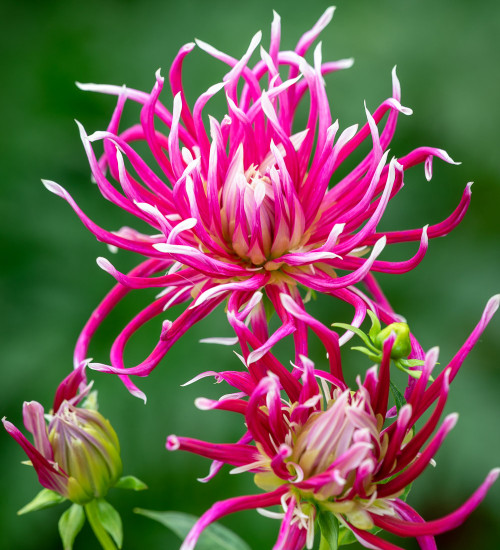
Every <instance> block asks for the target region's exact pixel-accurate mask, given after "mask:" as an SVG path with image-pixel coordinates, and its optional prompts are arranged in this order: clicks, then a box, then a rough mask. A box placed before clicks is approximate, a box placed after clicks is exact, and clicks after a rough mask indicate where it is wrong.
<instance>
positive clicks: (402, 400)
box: [390, 382, 406, 413]
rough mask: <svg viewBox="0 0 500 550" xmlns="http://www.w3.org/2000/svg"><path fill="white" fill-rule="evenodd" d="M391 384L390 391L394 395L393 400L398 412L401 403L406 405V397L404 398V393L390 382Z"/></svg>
mask: <svg viewBox="0 0 500 550" xmlns="http://www.w3.org/2000/svg"><path fill="white" fill-rule="evenodd" d="M390 384H391V392H392V395H393V397H394V402H395V403H396V409H397V411H398V413H399V411H400V410H401V407H402V406H403V405H406V399H405V398H404V395H403V394H402V393H401V392H400V391H399V390H398V388H397V387H396V386H395V385H394V384H393V383H392V382H390Z"/></svg>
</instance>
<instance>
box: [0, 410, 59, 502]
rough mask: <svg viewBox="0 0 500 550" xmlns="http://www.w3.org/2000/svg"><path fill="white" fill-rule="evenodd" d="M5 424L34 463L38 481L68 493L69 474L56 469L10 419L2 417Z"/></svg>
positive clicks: (43, 485)
mask: <svg viewBox="0 0 500 550" xmlns="http://www.w3.org/2000/svg"><path fill="white" fill-rule="evenodd" d="M2 422H3V426H4V428H5V429H6V430H7V433H8V434H9V435H10V436H12V437H13V438H14V439H15V441H17V443H19V445H20V446H21V447H22V449H23V451H24V452H25V453H26V455H27V456H28V459H29V460H30V461H31V463H32V464H33V467H34V468H35V471H36V473H37V475H38V481H39V482H40V485H42V487H45V488H46V489H50V490H51V491H56V492H57V493H59V494H60V495H63V496H66V495H67V487H68V476H67V475H66V474H65V473H64V472H63V471H62V470H60V469H59V470H56V469H55V468H54V466H53V465H52V463H51V462H50V461H49V460H47V459H46V458H45V457H44V456H43V455H42V454H41V453H40V452H39V451H38V450H37V449H35V447H33V445H32V444H31V443H30V442H29V441H28V440H27V439H26V437H25V436H24V435H23V434H22V433H21V432H20V431H19V430H18V429H17V428H16V427H15V426H14V424H12V423H11V422H9V421H8V420H5V418H3V419H2Z"/></svg>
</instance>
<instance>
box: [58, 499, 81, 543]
mask: <svg viewBox="0 0 500 550" xmlns="http://www.w3.org/2000/svg"><path fill="white" fill-rule="evenodd" d="M84 523H85V512H84V511H83V506H80V505H79V504H73V505H72V506H70V507H69V508H68V509H67V510H66V511H65V512H64V513H63V515H62V516H61V517H60V518H59V523H58V527H59V535H61V540H62V544H63V548H64V550H72V548H73V543H74V542H75V539H76V536H77V535H78V533H79V532H80V531H81V529H82V527H83V525H84Z"/></svg>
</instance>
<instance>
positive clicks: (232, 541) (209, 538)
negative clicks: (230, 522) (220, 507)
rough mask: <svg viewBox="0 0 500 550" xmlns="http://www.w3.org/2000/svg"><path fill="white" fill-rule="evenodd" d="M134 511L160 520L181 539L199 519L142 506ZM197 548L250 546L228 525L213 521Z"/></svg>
mask: <svg viewBox="0 0 500 550" xmlns="http://www.w3.org/2000/svg"><path fill="white" fill-rule="evenodd" d="M134 512H135V513H136V514H140V515H142V516H146V517H147V518H150V519H154V520H156V521H158V522H160V523H161V524H163V525H165V527H168V528H169V529H170V530H171V531H173V532H174V533H175V534H176V535H177V536H178V537H179V538H180V539H181V540H184V539H185V538H186V536H187V534H188V533H189V531H190V530H191V528H192V527H193V525H194V524H195V523H196V522H197V521H198V518H197V517H196V516H192V515H190V514H183V513H181V512H158V511H156V510H144V509H142V508H136V509H135V510H134ZM196 550H250V547H249V546H248V544H247V543H246V542H245V541H244V540H243V539H241V538H240V537H239V536H238V535H237V534H236V533H233V532H232V531H231V530H230V529H228V528H227V527H224V526H222V525H220V524H218V523H212V524H211V525H209V526H208V527H207V528H206V529H205V530H204V531H203V533H202V534H201V535H200V538H199V540H198V542H197V544H196Z"/></svg>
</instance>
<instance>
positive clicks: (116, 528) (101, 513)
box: [97, 498, 123, 548]
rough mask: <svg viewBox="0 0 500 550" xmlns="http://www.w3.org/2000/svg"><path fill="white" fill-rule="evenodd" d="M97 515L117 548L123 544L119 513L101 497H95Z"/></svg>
mask: <svg viewBox="0 0 500 550" xmlns="http://www.w3.org/2000/svg"><path fill="white" fill-rule="evenodd" d="M97 517H98V518H99V521H100V522H101V525H102V526H103V527H104V529H106V531H107V532H108V533H109V534H110V535H111V537H112V538H113V540H114V541H115V543H116V546H118V548H121V547H122V544H123V526H122V519H121V517H120V514H119V513H118V512H117V511H116V510H115V509H114V508H113V506H111V504H110V503H109V502H107V501H106V500H104V499H103V498H99V499H97Z"/></svg>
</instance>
